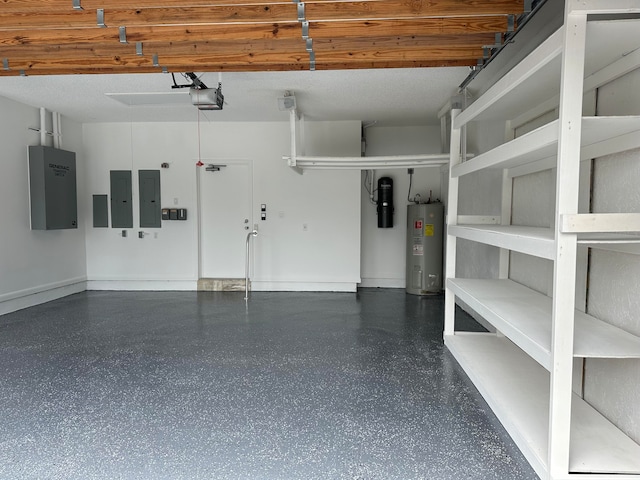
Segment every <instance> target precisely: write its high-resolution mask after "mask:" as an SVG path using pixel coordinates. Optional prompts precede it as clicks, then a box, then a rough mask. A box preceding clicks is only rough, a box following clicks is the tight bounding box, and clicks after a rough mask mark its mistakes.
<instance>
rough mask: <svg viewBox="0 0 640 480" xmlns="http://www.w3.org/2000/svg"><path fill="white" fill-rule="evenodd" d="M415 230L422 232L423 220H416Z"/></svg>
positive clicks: (414, 223)
mask: <svg viewBox="0 0 640 480" xmlns="http://www.w3.org/2000/svg"><path fill="white" fill-rule="evenodd" d="M413 228H414V229H415V230H422V220H416V221H415V222H413Z"/></svg>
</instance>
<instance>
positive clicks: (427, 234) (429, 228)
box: [424, 223, 433, 237]
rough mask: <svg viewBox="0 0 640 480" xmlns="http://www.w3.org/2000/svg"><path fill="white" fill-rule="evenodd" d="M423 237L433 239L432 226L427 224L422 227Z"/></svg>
mask: <svg viewBox="0 0 640 480" xmlns="http://www.w3.org/2000/svg"><path fill="white" fill-rule="evenodd" d="M424 236H425V237H433V224H432V223H428V224H426V225H425V226H424Z"/></svg>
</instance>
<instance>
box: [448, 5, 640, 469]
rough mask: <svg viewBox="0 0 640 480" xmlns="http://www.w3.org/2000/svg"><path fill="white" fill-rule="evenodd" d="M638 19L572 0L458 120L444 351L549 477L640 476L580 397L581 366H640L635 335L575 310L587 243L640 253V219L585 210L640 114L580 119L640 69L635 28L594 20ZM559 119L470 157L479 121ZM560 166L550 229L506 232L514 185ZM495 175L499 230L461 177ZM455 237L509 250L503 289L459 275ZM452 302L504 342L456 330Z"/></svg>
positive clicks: (630, 142)
mask: <svg viewBox="0 0 640 480" xmlns="http://www.w3.org/2000/svg"><path fill="white" fill-rule="evenodd" d="M630 12H631V13H640V2H638V1H627V0H611V1H605V0H582V1H576V0H566V1H565V21H564V25H563V26H562V27H561V28H560V29H559V30H558V31H557V32H555V33H554V34H553V35H551V36H550V37H549V38H548V39H547V40H546V41H544V42H543V43H542V44H541V45H540V46H539V47H538V48H536V49H535V50H534V51H532V52H531V53H530V54H529V55H528V56H527V57H526V58H524V59H523V60H522V61H521V62H520V63H519V64H518V65H516V66H515V67H514V68H513V69H512V70H511V71H510V72H508V73H507V74H506V75H505V76H504V77H503V78H501V79H500V80H499V81H498V82H496V84H495V85H493V86H492V87H491V88H489V89H488V90H487V91H486V92H485V93H484V94H483V95H482V96H481V97H480V98H478V99H477V100H475V101H474V102H473V103H472V104H471V105H470V106H468V107H467V108H466V109H465V110H464V111H460V110H452V115H451V116H452V130H451V149H450V152H451V153H450V155H451V157H450V162H449V165H450V167H449V193H448V196H449V198H448V204H447V208H448V214H447V259H446V276H447V282H446V297H445V298H446V300H445V331H444V341H445V344H446V346H447V347H448V348H449V350H450V351H451V352H452V353H453V355H454V356H455V358H456V359H457V360H458V362H459V363H460V365H461V366H462V367H463V369H464V370H465V371H466V373H467V374H468V375H469V377H470V378H471V380H472V381H473V382H474V384H475V385H476V386H477V388H478V390H479V391H480V392H481V394H482V395H483V396H484V398H485V399H486V400H487V402H488V403H489V405H490V406H491V408H492V409H493V410H494V412H495V414H496V416H497V417H498V418H499V419H500V421H501V422H502V423H503V425H504V426H505V428H506V429H507V431H508V432H509V434H510V435H511V436H512V438H513V439H514V441H515V442H516V443H517V445H518V446H519V448H520V449H521V450H522V452H523V453H524V455H525V457H526V458H527V459H528V460H529V462H530V463H531V465H532V466H533V467H534V469H535V470H536V472H537V473H538V475H539V476H540V477H541V478H543V479H551V480H558V479H573V478H585V479H586V478H589V479H592V480H596V479H597V480H601V479H611V478H612V476H613V475H615V478H616V479H635V480H639V479H640V445H638V444H637V443H636V442H634V441H633V440H632V439H630V438H629V437H628V436H626V435H625V434H624V433H623V432H622V431H621V430H620V429H618V428H617V427H616V426H615V425H613V424H612V423H611V422H610V421H609V420H607V419H606V418H605V417H603V416H602V415H601V414H600V413H598V412H597V411H596V410H595V409H593V408H592V407H591V406H590V405H589V404H588V403H587V402H586V401H584V400H583V399H582V398H580V397H579V396H578V395H576V394H575V393H574V392H573V391H572V380H573V365H574V358H576V357H577V358H640V338H639V337H637V336H635V335H632V334H630V333H629V332H626V331H624V330H622V329H620V328H617V327H614V326H612V325H610V324H608V323H605V322H603V321H601V320H599V319H597V318H595V317H593V316H590V315H587V314H585V313H583V312H581V311H579V310H576V309H575V295H576V290H575V288H576V287H575V285H576V265H577V260H576V258H577V257H576V254H577V246H578V245H579V244H581V245H587V246H589V247H592V248H607V249H611V250H617V251H624V252H630V253H639V252H640V248H639V247H640V235H639V234H638V232H640V213H624V214H580V213H578V178H579V173H580V161H581V160H585V159H591V158H596V157H600V156H604V155H608V154H612V153H617V152H621V151H625V150H628V149H631V148H638V147H640V116H624V117H583V115H582V111H583V106H582V99H583V94H584V92H586V91H592V90H594V89H595V88H598V87H599V86H601V85H604V84H606V83H607V82H609V81H611V80H613V79H615V78H618V77H620V76H622V75H624V74H625V73H628V72H629V71H631V70H633V69H635V68H638V67H639V66H640V21H639V20H633V19H632V20H629V19H617V20H615V19H614V20H611V19H607V20H599V19H598V18H599V17H597V16H596V17H594V20H591V18H590V19H587V15H588V14H594V13H603V14H608V15H614V17H615V14H618V13H619V14H626V13H630ZM524 92H526V95H524ZM523 98H527V99H528V103H529V104H528V105H523ZM527 107H528V108H527ZM554 108H558V111H559V119H558V120H555V121H552V122H550V123H548V124H546V125H543V126H541V127H540V128H537V129H535V130H533V131H531V132H529V133H527V134H524V135H522V136H520V137H518V138H515V139H514V140H511V141H508V142H506V143H504V144H502V145H500V146H498V147H496V148H494V149H492V150H490V151H488V152H485V153H483V154H480V155H477V156H476V157H475V158H473V159H468V160H466V161H463V159H462V158H461V151H462V146H461V145H462V143H463V141H462V140H463V129H464V127H465V125H467V124H468V123H469V122H472V121H483V120H495V119H502V120H504V121H505V122H513V123H515V124H521V123H524V121H522V119H523V118H535V116H537V115H541V114H543V113H545V112H547V111H549V110H553V109H554ZM552 167H556V172H557V173H556V175H557V179H556V205H555V222H554V227H552V228H537V227H528V226H516V225H510V224H509V220H508V219H509V217H510V215H509V212H510V206H509V199H510V191H509V190H508V188H509V187H508V185H510V182H511V178H512V177H515V176H519V175H524V174H528V173H533V172H536V171H540V170H545V169H548V168H552ZM486 169H500V170H502V171H503V172H504V173H503V179H504V182H505V188H504V189H503V194H504V195H505V198H504V199H503V208H504V209H506V210H508V211H505V212H503V215H502V216H501V217H500V218H498V219H497V220H498V222H500V223H501V224H496V222H495V221H494V220H496V219H495V217H494V218H493V219H492V218H491V217H482V219H483V220H479V221H474V220H473V218H472V217H469V216H462V215H460V216H459V215H458V194H459V191H458V182H459V179H460V177H462V176H465V175H469V174H472V173H474V172H479V171H482V170H486ZM463 222H464V223H463ZM457 238H464V239H467V240H471V241H474V242H480V243H483V244H487V245H492V246H495V247H498V248H500V249H502V250H501V252H502V254H501V267H500V278H499V279H466V278H455V272H456V240H457ZM508 251H516V252H521V253H525V254H528V255H533V256H536V257H540V258H544V259H548V260H551V261H552V262H553V263H554V271H553V295H552V297H548V296H546V295H542V294H540V293H538V292H535V291H534V290H532V289H530V288H527V287H525V286H523V285H520V284H518V283H516V282H514V281H512V280H509V279H508V278H507V277H508V268H506V267H505V265H504V263H505V262H508ZM505 259H506V260H505ZM456 298H458V299H459V300H461V301H463V302H464V303H466V304H467V305H468V306H469V307H471V308H472V309H473V310H474V311H475V312H477V313H478V314H479V315H481V316H482V317H484V318H485V320H486V321H488V322H489V323H490V324H492V325H493V327H495V329H496V333H468V332H459V331H456V330H455V322H454V314H455V301H456Z"/></svg>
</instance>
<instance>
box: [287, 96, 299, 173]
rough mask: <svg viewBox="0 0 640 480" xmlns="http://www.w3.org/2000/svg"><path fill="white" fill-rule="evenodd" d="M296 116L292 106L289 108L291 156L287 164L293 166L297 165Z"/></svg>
mask: <svg viewBox="0 0 640 480" xmlns="http://www.w3.org/2000/svg"><path fill="white" fill-rule="evenodd" d="M297 121H298V116H297V114H296V109H295V108H292V109H291V110H289V133H290V135H289V137H290V141H291V157H290V160H289V166H290V167H295V166H296V165H297V162H296V160H297V156H298V145H297V143H298V142H297V135H298V125H297Z"/></svg>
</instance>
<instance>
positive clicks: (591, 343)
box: [447, 278, 640, 370]
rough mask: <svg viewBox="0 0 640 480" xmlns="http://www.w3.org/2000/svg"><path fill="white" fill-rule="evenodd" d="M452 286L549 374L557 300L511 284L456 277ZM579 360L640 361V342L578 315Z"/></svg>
mask: <svg viewBox="0 0 640 480" xmlns="http://www.w3.org/2000/svg"><path fill="white" fill-rule="evenodd" d="M447 286H448V287H449V288H450V289H451V290H452V291H453V293H455V295H456V296H457V297H459V298H460V299H461V300H463V301H464V302H465V303H466V304H468V305H469V306H470V307H471V308H472V309H473V310H475V311H476V312H478V313H479V314H480V315H481V316H482V317H484V318H485V319H486V320H487V321H488V322H490V323H491V324H492V325H493V326H494V327H496V329H497V330H498V331H500V332H502V333H503V334H504V335H506V336H507V337H508V338H510V339H511V341H513V342H514V343H515V344H516V345H518V346H519V347H520V348H521V349H522V350H524V351H525V352H527V354H529V355H530V356H531V357H532V358H533V359H534V360H536V361H537V362H538V363H539V364H540V365H542V366H543V367H544V368H546V369H547V370H550V368H551V363H552V359H551V311H552V299H551V298H549V297H547V296H546V295H542V294H540V293H538V292H535V291H534V290H531V289H530V288H527V287H525V286H524V285H521V284H519V283H516V282H514V281H512V280H479V279H467V278H452V279H449V280H448V281H447ZM574 325H575V327H574V357H596V358H640V337H636V336H635V335H632V334H631V333H628V332H626V331H624V330H622V329H620V328H618V327H616V326H613V325H610V324H608V323H606V322H603V321H601V320H598V319H596V318H595V317H592V316H591V315H587V314H585V313H583V312H580V311H579V310H576V311H575V324H574Z"/></svg>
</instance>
